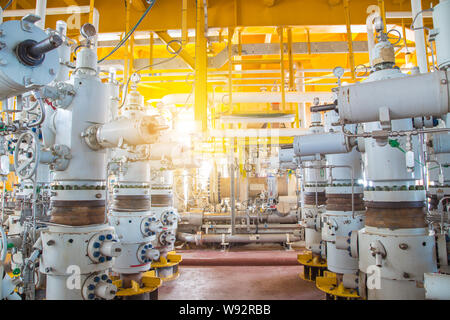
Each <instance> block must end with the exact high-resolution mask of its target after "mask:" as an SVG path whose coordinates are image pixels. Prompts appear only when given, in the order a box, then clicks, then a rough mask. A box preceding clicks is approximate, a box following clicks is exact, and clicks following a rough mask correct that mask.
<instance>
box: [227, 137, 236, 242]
mask: <svg viewBox="0 0 450 320" xmlns="http://www.w3.org/2000/svg"><path fill="white" fill-rule="evenodd" d="M228 161H229V164H230V200H231V204H230V205H231V235H234V234H235V233H236V224H235V217H236V195H235V185H234V183H235V179H234V177H235V174H236V170H235V168H234V139H233V138H232V139H230V150H229V157H228Z"/></svg>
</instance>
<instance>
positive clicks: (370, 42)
mask: <svg viewBox="0 0 450 320" xmlns="http://www.w3.org/2000/svg"><path fill="white" fill-rule="evenodd" d="M375 8H376V9H375ZM377 9H378V10H377ZM367 13H370V14H369V15H368V16H367V19H366V27H367V47H368V50H369V61H370V66H373V63H372V56H373V53H372V51H373V48H374V47H375V39H374V34H373V33H374V30H373V24H374V21H375V18H376V17H379V16H380V8H379V7H378V6H369V7H368V8H367Z"/></svg>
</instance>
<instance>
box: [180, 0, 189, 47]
mask: <svg viewBox="0 0 450 320" xmlns="http://www.w3.org/2000/svg"><path fill="white" fill-rule="evenodd" d="M182 1H183V4H182V8H181V44H182V45H183V47H184V46H186V45H187V43H188V42H189V33H188V25H187V20H188V11H187V6H188V0H182Z"/></svg>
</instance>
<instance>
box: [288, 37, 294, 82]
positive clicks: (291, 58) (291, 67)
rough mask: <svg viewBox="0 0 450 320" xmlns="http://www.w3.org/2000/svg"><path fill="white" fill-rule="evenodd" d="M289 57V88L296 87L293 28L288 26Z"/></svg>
mask: <svg viewBox="0 0 450 320" xmlns="http://www.w3.org/2000/svg"><path fill="white" fill-rule="evenodd" d="M288 57H289V89H290V90H294V89H295V82H294V80H295V74H294V56H293V55H292V28H288Z"/></svg>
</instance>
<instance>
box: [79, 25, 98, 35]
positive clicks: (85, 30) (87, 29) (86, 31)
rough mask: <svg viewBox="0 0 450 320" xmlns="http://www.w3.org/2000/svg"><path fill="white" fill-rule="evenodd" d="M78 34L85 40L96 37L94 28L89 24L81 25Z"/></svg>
mask: <svg viewBox="0 0 450 320" xmlns="http://www.w3.org/2000/svg"><path fill="white" fill-rule="evenodd" d="M80 33H81V35H82V36H83V37H84V38H86V39H90V38H92V37H95V36H96V35H97V31H96V30H95V27H94V26H93V25H92V24H90V23H85V24H83V26H82V27H81V29H80Z"/></svg>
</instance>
